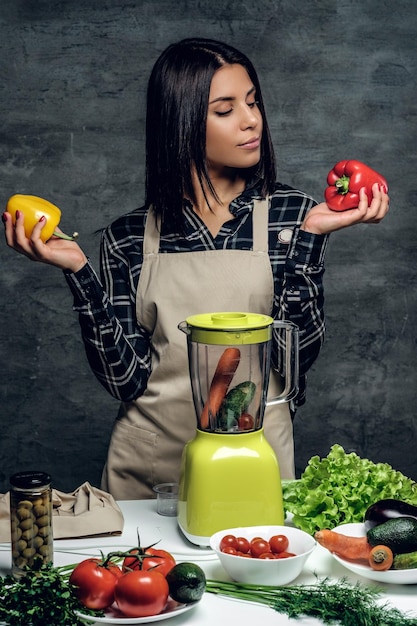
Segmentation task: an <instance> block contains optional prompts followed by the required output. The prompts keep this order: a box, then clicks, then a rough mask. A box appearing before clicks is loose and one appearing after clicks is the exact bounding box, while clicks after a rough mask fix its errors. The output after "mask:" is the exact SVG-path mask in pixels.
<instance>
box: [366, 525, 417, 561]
mask: <svg viewBox="0 0 417 626" xmlns="http://www.w3.org/2000/svg"><path fill="white" fill-rule="evenodd" d="M366 537H367V539H368V543H370V544H371V546H377V545H383V546H387V547H388V548H391V550H392V551H393V552H394V554H405V553H406V552H414V551H415V550H417V519H413V518H411V517H397V518H395V519H390V520H387V521H386V522H384V523H383V524H379V525H378V526H374V527H373V528H370V529H369V530H368V532H367V533H366Z"/></svg>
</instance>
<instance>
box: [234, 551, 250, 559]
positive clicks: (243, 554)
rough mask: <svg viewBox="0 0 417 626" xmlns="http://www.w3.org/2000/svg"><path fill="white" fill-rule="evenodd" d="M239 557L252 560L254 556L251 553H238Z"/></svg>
mask: <svg viewBox="0 0 417 626" xmlns="http://www.w3.org/2000/svg"><path fill="white" fill-rule="evenodd" d="M236 554H237V556H245V557H246V558H248V559H251V558H252V555H251V553H250V552H236Z"/></svg>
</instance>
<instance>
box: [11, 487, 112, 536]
mask: <svg viewBox="0 0 417 626" xmlns="http://www.w3.org/2000/svg"><path fill="white" fill-rule="evenodd" d="M52 505H53V515H52V527H53V537H54V539H74V538H80V537H94V536H100V535H101V536H106V535H120V534H121V533H122V531H123V526H124V519H123V514H122V512H121V510H120V508H119V506H118V504H117V503H116V501H115V500H114V498H113V496H112V495H110V494H109V493H107V492H106V491H102V490H101V489H98V488H97V487H93V486H92V485H90V483H88V482H85V483H83V484H82V485H80V487H77V489H75V491H73V492H72V493H64V492H63V491H58V490H56V489H53V490H52ZM9 541H10V497H9V492H7V493H5V494H2V495H0V542H2V543H3V542H9Z"/></svg>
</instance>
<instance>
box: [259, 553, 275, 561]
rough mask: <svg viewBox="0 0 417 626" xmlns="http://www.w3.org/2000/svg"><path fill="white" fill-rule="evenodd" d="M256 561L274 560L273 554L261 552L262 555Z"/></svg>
mask: <svg viewBox="0 0 417 626" xmlns="http://www.w3.org/2000/svg"><path fill="white" fill-rule="evenodd" d="M258 559H264V560H274V559H275V554H272V552H262V554H260V555H259V556H258Z"/></svg>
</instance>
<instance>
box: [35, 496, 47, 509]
mask: <svg viewBox="0 0 417 626" xmlns="http://www.w3.org/2000/svg"><path fill="white" fill-rule="evenodd" d="M46 501H47V498H45V497H42V496H38V497H37V498H34V499H33V500H32V506H34V507H35V506H45V502H46Z"/></svg>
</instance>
